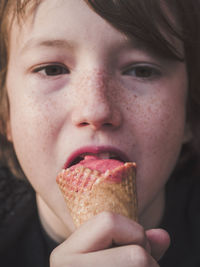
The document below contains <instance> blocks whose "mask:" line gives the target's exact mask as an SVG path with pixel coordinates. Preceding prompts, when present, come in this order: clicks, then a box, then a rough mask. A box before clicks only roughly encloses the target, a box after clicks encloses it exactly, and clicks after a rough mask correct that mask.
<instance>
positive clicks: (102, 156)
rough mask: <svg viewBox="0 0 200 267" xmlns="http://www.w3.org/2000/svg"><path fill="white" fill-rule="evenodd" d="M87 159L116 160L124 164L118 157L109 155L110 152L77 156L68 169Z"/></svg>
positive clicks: (112, 154)
mask: <svg viewBox="0 0 200 267" xmlns="http://www.w3.org/2000/svg"><path fill="white" fill-rule="evenodd" d="M89 157H91V158H92V157H93V158H96V159H102V160H103V159H114V160H118V161H122V162H125V161H124V160H123V159H122V158H121V157H120V156H118V155H116V154H114V153H110V152H107V153H105V152H104V153H98V154H93V153H83V154H81V155H79V156H78V157H76V158H75V159H74V160H73V161H72V162H71V163H70V164H69V167H71V166H73V165H76V164H79V163H80V162H81V161H83V160H85V159H87V158H89ZM69 167H68V168H69Z"/></svg>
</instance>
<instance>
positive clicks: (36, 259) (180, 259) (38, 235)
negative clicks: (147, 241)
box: [0, 172, 200, 267]
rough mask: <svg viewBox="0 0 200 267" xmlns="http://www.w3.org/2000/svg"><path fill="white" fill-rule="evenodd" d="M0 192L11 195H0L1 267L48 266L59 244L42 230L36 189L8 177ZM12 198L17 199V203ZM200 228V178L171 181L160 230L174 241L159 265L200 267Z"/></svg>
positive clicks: (165, 266)
mask: <svg viewBox="0 0 200 267" xmlns="http://www.w3.org/2000/svg"><path fill="white" fill-rule="evenodd" d="M3 174H4V175H2V177H4V176H5V173H4V172H3ZM2 177H0V179H1V178H2ZM0 181H3V178H2V179H1V180H0ZM8 181H9V182H8ZM2 184H3V186H2ZM7 186H9V187H8V188H9V190H7ZM1 189H2V190H3V192H4V193H5V192H7V191H9V192H7V195H6V198H5V194H4V196H1V194H0V216H1V220H0V266H2V267H11V266H12V267H13V266H15V267H48V266H49V256H50V253H51V251H52V250H53V249H54V248H55V247H56V246H57V244H56V243H55V242H54V241H53V240H51V239H50V238H49V237H48V236H47V234H46V233H45V232H44V230H43V229H42V227H41V224H40V221H39V216H38V212H37V208H36V201H35V194H34V192H33V190H32V189H31V187H30V186H29V185H27V184H26V183H24V182H22V181H16V179H14V178H9V179H8V177H7V179H6V182H5V181H4V182H3V183H2V182H0V192H1ZM6 190H7V191H6ZM16 192H17V193H16ZM11 195H12V196H13V195H14V196H15V198H14V202H13V201H11V200H10V199H11ZM3 197H4V198H3ZM3 199H4V201H3ZM12 199H13V197H12ZM199 226H200V181H199V179H198V178H192V177H189V178H184V177H180V179H175V180H173V179H171V180H170V182H169V183H168V185H167V189H166V209H165V214H164V217H163V220H162V223H161V227H163V228H164V229H166V230H167V231H168V232H169V234H170V236H171V240H172V242H171V246H170V248H169V249H168V251H167V253H166V254H165V256H164V257H163V259H162V260H161V261H160V262H159V264H160V266H161V267H199V266H200V227H199Z"/></svg>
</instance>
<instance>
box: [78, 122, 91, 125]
mask: <svg viewBox="0 0 200 267" xmlns="http://www.w3.org/2000/svg"><path fill="white" fill-rule="evenodd" d="M87 125H89V123H88V122H81V123H80V126H87Z"/></svg>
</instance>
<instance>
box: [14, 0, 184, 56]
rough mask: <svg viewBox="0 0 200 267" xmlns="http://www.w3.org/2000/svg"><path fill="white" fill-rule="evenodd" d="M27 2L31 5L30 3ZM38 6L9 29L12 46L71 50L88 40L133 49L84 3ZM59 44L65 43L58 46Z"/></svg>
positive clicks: (49, 0) (65, 0) (72, 0)
mask: <svg viewBox="0 0 200 267" xmlns="http://www.w3.org/2000/svg"><path fill="white" fill-rule="evenodd" d="M29 2H30V3H33V1H31V0H30V1H29ZM39 2H40V3H39V5H37V7H36V8H35V9H34V12H32V13H31V14H32V16H27V17H25V19H24V20H23V23H22V24H20V25H18V26H16V25H17V24H14V26H15V27H13V28H12V35H14V38H12V39H13V40H14V43H15V42H16V40H17V41H18V42H17V43H18V44H19V46H20V47H23V48H30V47H31V46H32V47H33V46H34V44H46V45H47V46H51V45H55V44H56V45H57V46H68V47H70V46H71V48H73V47H76V45H77V43H76V40H77V39H79V41H81V42H82V43H83V42H84V43H85V45H88V44H90V41H91V40H92V39H95V41H96V43H101V42H102V43H103V42H105V41H110V43H112V46H113V45H115V44H116V43H117V45H119V44H121V46H123V45H124V42H125V41H126V42H127V41H129V44H130V43H131V45H133V42H130V39H129V40H127V39H128V38H127V36H125V34H123V33H122V32H120V31H119V30H117V29H116V28H114V27H113V26H111V25H110V24H109V23H108V22H107V21H106V20H105V19H104V18H102V17H101V16H100V15H98V14H97V13H96V12H95V11H93V10H92V8H90V7H89V6H88V5H87V4H86V2H85V1H84V0H58V1H55V0H43V1H39ZM136 3H137V1H136ZM29 7H31V5H30V6H29ZM164 9H165V7H164ZM167 13H169V12H167ZM27 14H28V13H27ZM171 17H172V16H171ZM138 23H139V21H138ZM13 32H14V33H13ZM164 35H165V33H164ZM132 37H133V36H132ZM166 38H167V39H168V40H170V42H172V43H173V45H174V44H175V46H178V49H180V48H182V44H180V42H177V40H175V38H171V36H167V37H166ZM15 39H16V40H15ZM66 39H67V40H68V42H66ZM131 39H132V41H134V45H135V46H136V47H137V48H139V47H140V48H142V49H148V48H149V47H148V46H149V43H148V42H147V41H142V40H139V38H137V40H136V39H135V38H131ZM52 40H53V41H54V42H52ZM63 40H64V41H65V42H62V41H63ZM113 49H114V48H113ZM154 52H155V51H154Z"/></svg>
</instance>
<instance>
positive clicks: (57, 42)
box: [21, 38, 74, 53]
mask: <svg viewBox="0 0 200 267" xmlns="http://www.w3.org/2000/svg"><path fill="white" fill-rule="evenodd" d="M38 47H41V48H42V47H57V48H65V49H68V50H73V49H74V44H72V43H69V42H68V41H67V40H65V39H49V40H48V39H36V38H32V39H29V40H28V41H27V42H26V43H25V44H24V46H23V47H22V48H21V53H24V52H26V51H27V50H30V49H32V48H38Z"/></svg>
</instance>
